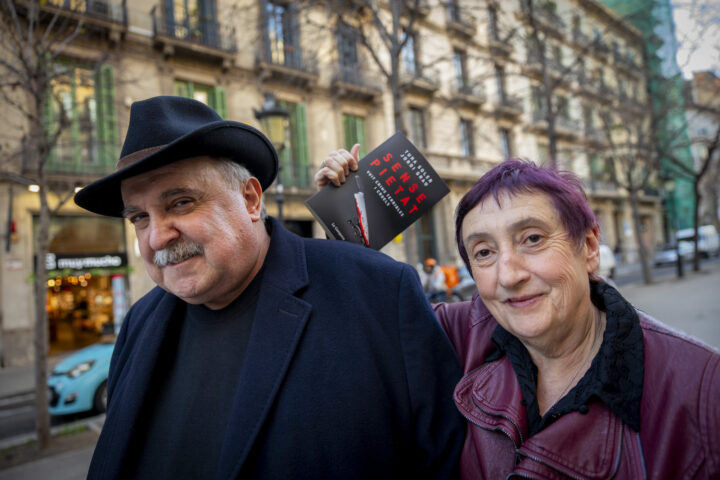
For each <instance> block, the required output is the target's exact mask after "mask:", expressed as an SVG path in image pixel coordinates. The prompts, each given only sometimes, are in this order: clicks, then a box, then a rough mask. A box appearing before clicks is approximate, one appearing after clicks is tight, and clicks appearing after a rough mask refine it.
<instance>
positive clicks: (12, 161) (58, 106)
mask: <svg viewBox="0 0 720 480" xmlns="http://www.w3.org/2000/svg"><path fill="white" fill-rule="evenodd" d="M73 5H75V4H73ZM77 6H78V7H77V8H75V7H73V9H68V8H67V5H66V4H63V3H59V4H57V6H56V4H54V3H53V2H45V1H36V0H3V1H2V4H1V5H0V19H1V20H0V99H2V102H3V105H4V106H5V108H6V110H5V111H4V112H3V117H4V119H5V123H4V132H3V134H2V135H3V144H4V147H5V148H3V158H2V167H1V168H2V170H4V173H5V174H6V175H5V176H6V177H10V178H22V180H23V182H25V183H33V184H36V185H37V186H38V187H39V190H38V195H39V200H40V209H39V212H38V217H39V218H38V219H39V221H38V224H37V232H36V236H35V238H36V242H37V250H36V252H35V253H36V257H35V258H36V259H37V260H36V265H35V271H34V305H35V322H34V350H35V392H36V422H35V423H36V431H37V436H38V444H39V446H40V448H46V447H47V446H48V444H49V441H50V418H49V412H48V389H47V365H48V320H47V312H46V308H45V305H46V297H47V268H46V265H45V258H46V256H47V253H48V248H49V228H50V219H51V217H52V216H53V215H54V214H56V213H57V212H58V210H59V209H60V208H61V207H62V206H63V204H65V203H66V202H67V201H68V200H69V199H70V198H71V196H72V194H73V188H74V184H72V182H71V183H69V184H68V183H66V182H59V181H56V180H53V179H51V178H50V176H49V174H48V169H47V166H48V163H49V161H50V159H51V158H52V156H53V152H54V151H55V149H56V147H57V146H58V141H59V139H60V138H61V136H62V135H63V133H64V132H66V131H67V129H68V127H69V125H70V119H69V112H68V110H67V108H66V104H65V103H64V102H63V101H61V99H60V98H59V97H57V96H54V95H53V94H52V90H53V89H52V86H53V82H55V81H56V79H57V78H58V77H59V76H61V75H63V74H64V73H66V72H65V71H64V70H63V68H62V67H60V66H59V65H60V64H59V59H60V58H62V57H63V56H64V55H66V54H67V51H68V49H69V48H71V47H72V46H73V45H75V44H76V43H77V42H78V41H79V39H81V38H82V37H83V36H84V35H86V34H87V32H86V29H85V19H86V17H87V12H86V11H85V10H84V6H85V3H78V4H77ZM80 8H82V10H80Z"/></svg>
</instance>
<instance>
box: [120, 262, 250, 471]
mask: <svg viewBox="0 0 720 480" xmlns="http://www.w3.org/2000/svg"><path fill="white" fill-rule="evenodd" d="M261 276H262V272H260V273H259V274H258V276H257V277H256V278H255V279H254V280H253V281H252V283H251V284H250V285H249V286H248V288H246V289H245V291H244V292H243V293H242V294H241V295H240V296H239V297H238V298H237V299H235V300H234V301H233V303H231V304H230V305H228V306H227V307H225V308H223V309H220V310H210V309H208V308H206V307H204V306H202V305H186V308H185V309H184V310H185V312H184V315H183V314H182V313H179V314H178V315H177V322H178V324H179V325H178V327H179V328H178V331H177V336H176V337H175V338H174V339H169V341H168V342H167V343H169V344H170V345H168V346H167V347H164V348H165V350H164V351H163V355H164V360H166V361H165V362H164V363H165V365H159V366H158V367H157V368H156V371H155V372H154V373H153V378H154V379H156V381H157V382H158V384H157V389H156V392H157V393H156V395H155V396H154V398H153V397H151V398H152V399H151V401H150V408H148V409H147V410H146V412H145V415H144V421H145V423H146V426H145V427H144V428H142V427H141V428H140V430H139V432H140V435H138V436H137V437H136V438H137V439H138V440H140V441H139V442H138V446H141V447H140V448H139V449H137V450H136V452H135V455H136V463H137V467H136V470H135V472H134V476H135V478H148V479H163V478H167V479H183V478H187V479H198V478H214V476H215V473H216V469H217V465H218V462H219V460H220V451H221V448H222V445H223V439H224V437H225V431H226V428H227V424H228V420H229V417H230V414H231V410H232V407H233V399H234V396H235V392H236V390H237V388H238V382H239V379H240V374H241V372H242V366H243V361H244V359H245V353H246V351H247V345H248V340H249V338H250V328H251V326H252V319H253V316H254V314H255V306H256V304H257V298H258V292H259V287H260V277H261ZM180 310H182V309H180Z"/></svg>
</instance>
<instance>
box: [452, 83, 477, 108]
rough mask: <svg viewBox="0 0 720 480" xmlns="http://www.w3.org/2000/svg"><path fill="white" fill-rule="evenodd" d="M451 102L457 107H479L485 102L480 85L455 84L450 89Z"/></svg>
mask: <svg viewBox="0 0 720 480" xmlns="http://www.w3.org/2000/svg"><path fill="white" fill-rule="evenodd" d="M452 103H454V104H455V105H456V106H457V107H464V108H471V109H479V108H480V107H481V106H482V104H483V103H485V92H484V91H483V88H482V85H479V84H476V85H460V86H455V87H454V89H453V91H452Z"/></svg>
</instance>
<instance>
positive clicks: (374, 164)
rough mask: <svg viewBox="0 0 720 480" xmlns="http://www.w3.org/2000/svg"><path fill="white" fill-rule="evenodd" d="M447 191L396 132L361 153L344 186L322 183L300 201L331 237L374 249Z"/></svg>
mask: <svg viewBox="0 0 720 480" xmlns="http://www.w3.org/2000/svg"><path fill="white" fill-rule="evenodd" d="M449 191H450V190H449V189H448V187H447V185H446V184H445V182H444V181H443V180H442V179H441V178H440V176H439V175H438V174H437V173H436V172H435V170H434V169H433V168H432V166H431V165H430V163H428V161H427V159H426V158H425V157H424V156H423V155H422V154H421V153H420V152H419V151H418V149H417V148H415V146H414V145H413V144H412V143H411V142H410V141H409V140H408V139H407V138H405V136H404V135H403V134H402V133H400V132H398V133H396V134H395V135H393V136H392V137H390V138H388V139H387V140H386V141H385V142H383V143H382V144H381V145H380V146H378V147H377V148H376V149H374V150H373V151H371V152H370V153H369V154H367V155H366V156H365V157H363V158H362V159H361V160H360V162H359V164H358V170H357V171H355V172H350V175H348V177H347V179H346V181H345V183H344V184H342V185H341V186H340V187H336V186H334V185H327V186H325V187H323V189H322V190H320V191H319V192H317V193H316V194H314V195H313V196H312V197H310V198H309V199H307V201H306V202H305V205H306V206H307V207H308V209H309V210H310V212H311V213H312V214H313V216H314V217H315V218H316V219H317V221H318V222H319V223H320V225H322V227H323V228H324V229H325V232H327V234H328V236H329V237H330V238H333V239H336V240H347V241H350V242H353V243H358V244H360V245H365V246H367V247H370V248H373V249H375V250H379V249H381V248H382V247H384V246H385V245H386V244H387V243H388V242H389V241H390V240H392V239H393V238H394V237H396V236H397V235H398V234H400V233H402V232H403V231H404V230H405V229H406V228H407V227H409V226H410V225H411V224H412V223H413V222H415V221H416V220H418V219H419V218H420V217H421V216H423V214H425V213H426V212H427V211H428V210H430V208H432V206H433V205H435V204H436V203H437V202H438V201H440V199H442V198H443V197H444V196H445V195H447V194H448V192H449Z"/></svg>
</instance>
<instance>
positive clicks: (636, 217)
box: [628, 188, 653, 285]
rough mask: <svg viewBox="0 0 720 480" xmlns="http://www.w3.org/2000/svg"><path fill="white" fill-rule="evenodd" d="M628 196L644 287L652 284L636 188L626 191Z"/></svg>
mask: <svg viewBox="0 0 720 480" xmlns="http://www.w3.org/2000/svg"><path fill="white" fill-rule="evenodd" d="M628 193H629V196H630V210H631V211H632V218H633V229H634V230H635V243H637V246H638V255H640V265H641V266H642V273H643V280H644V281H645V284H646V285H650V284H652V283H653V276H652V270H651V269H650V262H649V261H648V254H647V250H646V248H645V243H644V242H643V238H642V230H641V222H640V208H639V206H638V198H637V196H638V192H637V189H636V188H630V189H628Z"/></svg>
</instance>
